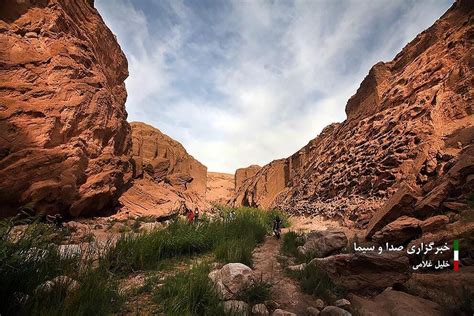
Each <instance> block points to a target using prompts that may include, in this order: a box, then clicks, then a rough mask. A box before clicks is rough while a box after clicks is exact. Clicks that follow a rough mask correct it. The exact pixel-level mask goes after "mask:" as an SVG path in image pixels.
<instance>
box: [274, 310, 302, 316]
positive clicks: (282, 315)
mask: <svg viewBox="0 0 474 316" xmlns="http://www.w3.org/2000/svg"><path fill="white" fill-rule="evenodd" d="M272 316H297V315H296V314H295V313H291V312H287V311H285V310H282V309H276V310H275V311H274V312H273V313H272Z"/></svg>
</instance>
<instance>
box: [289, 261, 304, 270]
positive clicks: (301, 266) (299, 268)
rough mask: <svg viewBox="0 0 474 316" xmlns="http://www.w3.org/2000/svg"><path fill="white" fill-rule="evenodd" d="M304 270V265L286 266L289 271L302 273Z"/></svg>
mask: <svg viewBox="0 0 474 316" xmlns="http://www.w3.org/2000/svg"><path fill="white" fill-rule="evenodd" d="M305 268H306V263H302V264H297V265H294V266H288V270H290V271H303V270H304V269H305Z"/></svg>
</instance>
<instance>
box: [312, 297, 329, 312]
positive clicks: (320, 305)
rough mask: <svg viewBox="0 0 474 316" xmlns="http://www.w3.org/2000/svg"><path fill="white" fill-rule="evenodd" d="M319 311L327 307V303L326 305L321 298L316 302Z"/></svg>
mask: <svg viewBox="0 0 474 316" xmlns="http://www.w3.org/2000/svg"><path fill="white" fill-rule="evenodd" d="M314 306H315V307H316V308H317V309H319V310H322V309H323V308H324V307H325V306H326V303H324V301H323V300H322V299H320V298H318V299H317V300H316V302H315V305H314Z"/></svg>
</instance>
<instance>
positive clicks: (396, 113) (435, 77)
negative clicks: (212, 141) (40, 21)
mask: <svg viewBox="0 0 474 316" xmlns="http://www.w3.org/2000/svg"><path fill="white" fill-rule="evenodd" d="M473 6H474V3H473V2H472V1H457V2H456V3H454V4H453V5H452V7H451V8H450V9H449V10H448V11H447V12H446V13H445V14H444V15H443V16H442V17H441V18H440V19H439V20H438V21H436V22H435V24H434V25H433V26H431V27H430V28H428V29H427V30H425V31H424V32H422V33H421V34H419V35H418V36H417V37H416V38H415V39H414V40H413V41H411V42H410V43H409V44H407V45H406V46H405V47H404V48H403V50H402V51H401V52H400V53H399V54H398V55H397V56H396V57H395V58H394V60H392V61H390V62H386V63H385V62H380V63H377V64H376V65H374V66H373V67H372V69H371V70H370V71H369V74H368V75H367V77H366V78H365V79H364V80H363V82H362V83H361V85H360V87H359V89H358V90H357V92H356V94H355V95H354V96H352V97H351V98H350V99H349V101H348V102H347V105H346V114H347V119H346V120H345V121H344V122H342V123H335V124H331V125H329V126H328V127H326V128H325V129H324V130H323V131H322V132H321V134H320V135H319V136H318V137H316V138H315V139H313V140H311V141H310V142H309V143H308V145H306V146H305V147H303V148H302V149H301V150H300V151H298V152H297V153H295V154H293V155H292V156H290V157H288V158H286V159H280V160H276V161H273V162H271V163H270V164H268V165H266V166H264V167H263V168H262V169H260V170H259V171H258V172H257V173H256V174H255V175H254V176H253V177H252V178H250V179H248V180H247V181H245V182H244V183H243V184H242V185H241V186H240V187H236V195H235V196H234V198H233V199H232V203H233V204H234V205H249V206H256V207H263V208H267V207H278V208H281V209H283V210H286V211H288V212H291V213H296V214H321V215H324V216H326V217H330V218H332V217H340V218H342V219H343V220H344V221H345V222H346V223H347V224H348V225H351V224H355V225H358V226H361V227H366V226H367V224H368V222H369V218H370V217H371V215H372V214H373V212H374V211H375V210H377V209H379V208H380V207H382V205H383V204H384V203H385V202H386V201H387V199H388V198H390V197H392V196H393V195H394V193H395V192H397V190H399V189H400V190H406V188H405V189H404V188H402V187H404V186H405V185H406V186H407V187H409V188H411V189H409V191H410V192H411V193H410V194H411V196H412V198H413V199H412V200H411V202H410V203H407V205H410V207H413V206H414V205H415V204H416V205H417V206H416V208H417V209H418V210H420V213H419V215H420V216H421V217H427V216H429V215H432V214H433V213H437V212H441V213H442V212H445V211H449V210H450V209H453V208H456V209H457V208H459V207H463V205H464V206H465V199H466V195H467V194H468V193H469V192H472V189H473V185H474V176H473V169H474V163H473V161H472V157H473V153H472V151H473V139H474V137H473V136H474V119H473V104H474V102H473V97H472V92H473V91H472V90H473V74H472V69H473V66H474V57H473V56H474V49H473V45H472V44H473V36H474V26H473V25H474V23H473V19H474V18H473ZM401 195H403V194H401ZM421 210H422V211H421Z"/></svg>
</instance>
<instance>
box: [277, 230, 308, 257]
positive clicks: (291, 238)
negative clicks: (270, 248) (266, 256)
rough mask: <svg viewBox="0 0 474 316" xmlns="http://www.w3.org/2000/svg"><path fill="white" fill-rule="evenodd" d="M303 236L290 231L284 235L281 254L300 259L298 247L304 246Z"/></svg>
mask: <svg viewBox="0 0 474 316" xmlns="http://www.w3.org/2000/svg"><path fill="white" fill-rule="evenodd" d="M302 236H303V235H302V234H299V233H296V232H293V231H290V232H288V233H286V234H285V235H283V244H282V247H281V252H282V253H283V254H284V255H287V256H293V257H298V256H299V254H298V247H299V246H303V245H304V241H303V238H302Z"/></svg>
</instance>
